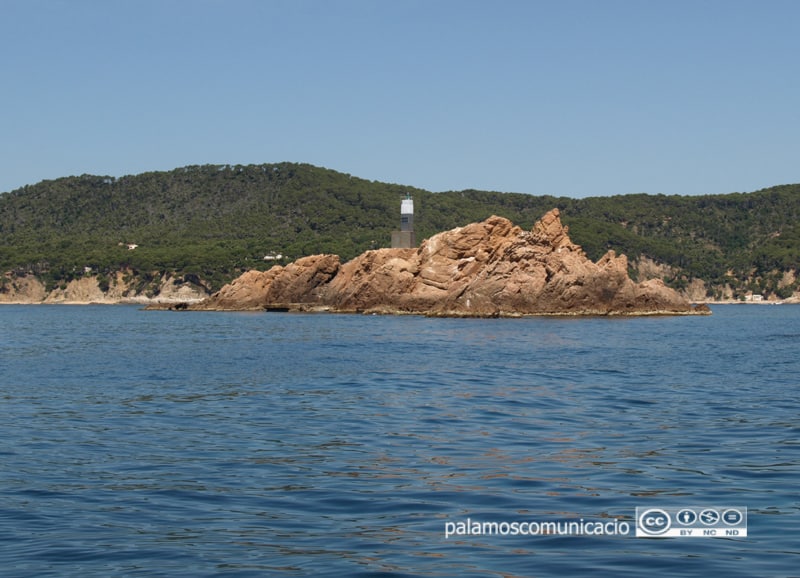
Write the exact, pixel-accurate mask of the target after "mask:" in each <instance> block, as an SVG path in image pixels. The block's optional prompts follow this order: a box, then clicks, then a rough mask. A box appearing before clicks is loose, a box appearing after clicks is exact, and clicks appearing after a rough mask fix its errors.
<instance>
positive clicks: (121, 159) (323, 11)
mask: <svg viewBox="0 0 800 578" xmlns="http://www.w3.org/2000/svg"><path fill="white" fill-rule="evenodd" d="M799 23H800V2H796V1H793V0H785V1H781V0H763V1H757V0H752V1H741V0H669V1H666V0H664V1H655V0H653V1H646V0H559V1H557V0H550V1H536V0H527V1H526V0H520V1H514V0H480V1H476V0H391V1H390V0H0V65H1V66H0V73H2V75H3V82H2V86H1V87H0V107H1V108H2V116H0V119H2V120H1V122H2V124H0V130H1V131H2V132H1V133H0V134H2V136H1V137H0V191H10V190H12V189H15V188H17V187H20V186H22V185H25V184H32V183H35V182H38V181H40V180H43V179H52V178H57V177H60V176H67V175H77V174H83V173H91V174H102V175H113V176H122V175H126V174H135V173H139V172H144V171H152V170H169V169H172V168H175V167H179V166H184V165H192V164H206V163H210V164H226V163H229V164H249V163H266V162H280V161H293V162H307V163H312V164H315V165H318V166H324V167H328V168H331V169H335V170H338V171H342V172H346V173H350V174H352V175H354V176H358V177H363V178H366V179H371V180H379V181H386V182H393V183H401V184H405V185H410V186H415V187H420V188H424V189H428V190H431V191H444V190H460V189H466V188H476V189H486V190H497V191H504V192H512V191H513V192H523V193H531V194H552V195H558V196H561V195H564V196H572V197H585V196H595V195H610V194H623V193H636V192H646V193H653V194H655V193H664V194H700V193H728V192H734V191H742V192H747V191H753V190H757V189H760V188H764V187H768V186H772V185H778V184H785V183H798V182H800V154H799V153H800V131H798V127H799V126H800V112H799V111H800V104H799V103H800V64H799V63H798V48H797V27H798V24H799Z"/></svg>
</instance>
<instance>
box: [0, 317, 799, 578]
mask: <svg viewBox="0 0 800 578" xmlns="http://www.w3.org/2000/svg"><path fill="white" fill-rule="evenodd" d="M712 309H713V315H711V316H707V317H705V316H688V317H681V316H678V317H625V318H609V317H586V318H573V317H570V318H567V317H530V318H521V319H441V318H426V317H422V316H378V315H340V314H300V313H297V314H293V313H278V312H265V313H220V312H215V313H211V312H171V311H144V310H141V309H140V308H139V307H137V306H122V305H117V306H108V305H105V306H100V305H98V306H95V305H87V306H66V305H54V306H49V305H35V306H24V305H3V306H0V576H3V577H4V578H8V577H29V576H30V577H34V576H35V577H45V576H59V577H62V576H75V577H78V576H80V577H82V578H85V577H101V576H102V577H109V576H168V577H176V576H186V577H189V576H191V577H203V576H231V577H245V576H247V577H250V576H254V577H261V576H286V577H291V576H356V577H365V576H376V577H377V576H387V577H389V576H392V577H400V576H424V577H448V576H465V577H473V576H475V577H477V576H481V577H484V576H490V577H497V578H500V577H503V578H513V577H523V576H525V577H528V576H536V577H551V576H552V577H560V578H563V577H565V576H601V577H619V576H636V577H640V576H683V577H692V576H696V577H707V576H712V575H719V576H725V577H726V578H735V577H745V576H746V577H750V576H758V577H767V576H782V577H790V576H800V536H798V532H800V490H798V488H799V487H800V389H798V384H800V355H798V353H800V306H794V305H718V306H717V305H715V306H713V307H712ZM681 512H682V513H681ZM715 516H717V517H716V518H715ZM701 522H702V523H701ZM687 531H688V533H687ZM676 532H677V533H678V535H675V533H676Z"/></svg>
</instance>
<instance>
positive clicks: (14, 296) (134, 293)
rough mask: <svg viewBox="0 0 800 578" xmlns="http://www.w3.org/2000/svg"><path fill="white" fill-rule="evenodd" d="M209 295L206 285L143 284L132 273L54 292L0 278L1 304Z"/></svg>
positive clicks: (32, 280) (28, 281)
mask: <svg viewBox="0 0 800 578" xmlns="http://www.w3.org/2000/svg"><path fill="white" fill-rule="evenodd" d="M208 293H209V292H208V290H207V289H206V288H205V287H204V286H203V285H202V284H198V283H194V282H192V281H190V280H187V279H185V278H179V277H171V276H163V277H159V278H156V279H151V280H149V281H147V282H143V281H142V279H139V278H136V277H133V276H132V275H131V273H130V271H117V272H116V273H114V274H113V275H111V276H110V278H109V277H107V276H105V275H103V276H100V275H84V276H83V277H80V278H77V279H73V280H72V281H69V282H63V283H61V284H59V285H58V286H56V287H52V288H47V287H46V286H45V285H44V283H42V281H41V280H40V279H39V278H38V277H36V276H34V275H23V276H15V275H3V276H0V304H2V303H7V304H10V303H19V304H37V303H47V304H55V303H64V304H82V303H107V304H116V303H142V304H150V303H188V302H194V301H200V300H202V299H204V298H206V297H208Z"/></svg>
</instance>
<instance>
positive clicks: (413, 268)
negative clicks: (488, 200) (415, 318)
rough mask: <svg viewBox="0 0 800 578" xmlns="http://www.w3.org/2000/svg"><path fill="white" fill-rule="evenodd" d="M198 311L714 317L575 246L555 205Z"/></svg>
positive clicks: (245, 289) (226, 291)
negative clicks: (526, 222) (524, 218)
mask: <svg viewBox="0 0 800 578" xmlns="http://www.w3.org/2000/svg"><path fill="white" fill-rule="evenodd" d="M182 308H188V309H193V310H243V309H246V310H263V309H279V310H298V311H303V310H316V311H320V310H322V311H334V312H365V313H370V312H373V313H417V314H426V315H436V316H476V317H492V316H516V315H645V314H694V313H708V309H707V308H706V307H704V306H701V307H697V308H694V307H692V305H691V304H690V303H689V302H688V301H687V300H686V299H685V298H683V297H681V296H680V295H679V294H678V293H677V292H676V291H675V290H673V289H670V288H669V287H667V286H666V285H664V283H663V282H662V281H660V280H650V281H646V282H643V283H635V282H634V281H632V280H631V279H630V278H629V277H628V262H627V258H626V257H625V256H624V255H621V256H617V255H616V254H615V253H614V252H613V251H609V252H608V253H606V254H605V255H604V256H603V257H602V258H601V259H599V260H598V261H597V262H596V263H595V262H592V261H591V260H590V259H589V258H588V257H587V256H586V254H585V253H584V252H583V250H582V249H581V248H580V247H579V246H578V245H576V244H575V243H573V242H572V241H571V240H570V238H569V236H568V230H567V228H566V227H564V226H563V225H562V223H561V219H560V213H559V211H558V209H553V210H551V211H550V212H548V213H547V214H545V215H544V217H542V218H541V219H540V220H539V221H538V222H537V223H536V224H535V225H534V227H533V229H532V230H531V231H523V230H522V229H521V228H519V227H517V226H514V225H513V223H511V221H509V220H508V219H505V218H502V217H497V216H493V217H490V218H488V219H486V220H485V221H483V222H480V223H473V224H471V225H467V226H465V227H459V228H456V229H453V230H451V231H446V232H444V233H440V234H438V235H434V236H433V237H431V238H429V239H427V240H425V241H423V242H422V244H421V246H420V247H419V248H418V249H377V250H372V251H367V252H365V253H363V254H362V255H360V256H358V257H356V258H355V259H353V260H351V261H349V262H347V263H344V264H341V263H340V260H339V257H338V256H336V255H330V254H326V255H313V256H310V257H305V258H302V259H299V260H297V261H296V262H294V263H290V264H289V265H287V266H285V267H282V266H276V267H273V268H272V269H270V270H269V271H265V272H261V271H250V272H247V273H245V274H244V275H242V276H241V277H239V278H238V279H236V280H234V281H233V282H232V283H230V284H229V285H226V286H225V287H223V288H222V289H220V290H219V291H218V292H216V293H214V294H213V295H212V296H211V297H209V298H208V299H206V300H204V301H202V302H199V303H195V304H187V305H185V306H183V307H182Z"/></svg>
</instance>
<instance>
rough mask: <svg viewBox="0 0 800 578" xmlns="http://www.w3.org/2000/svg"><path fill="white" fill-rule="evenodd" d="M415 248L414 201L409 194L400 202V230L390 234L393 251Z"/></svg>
mask: <svg viewBox="0 0 800 578" xmlns="http://www.w3.org/2000/svg"><path fill="white" fill-rule="evenodd" d="M416 246H417V238H416V235H414V199H412V198H411V195H410V194H406V198H405V199H403V200H402V201H400V230H399V231H393V232H392V248H393V249H410V248H412V247H416Z"/></svg>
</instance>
